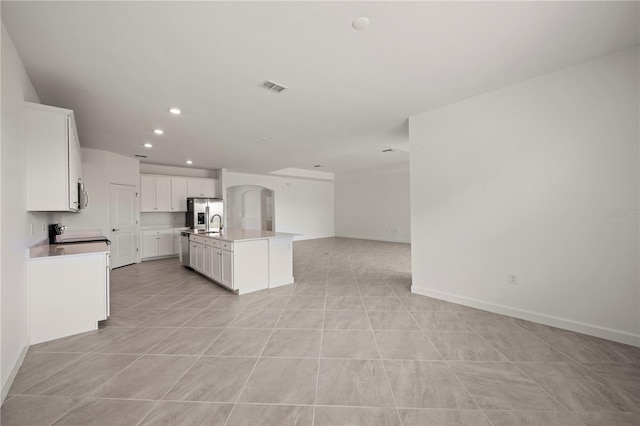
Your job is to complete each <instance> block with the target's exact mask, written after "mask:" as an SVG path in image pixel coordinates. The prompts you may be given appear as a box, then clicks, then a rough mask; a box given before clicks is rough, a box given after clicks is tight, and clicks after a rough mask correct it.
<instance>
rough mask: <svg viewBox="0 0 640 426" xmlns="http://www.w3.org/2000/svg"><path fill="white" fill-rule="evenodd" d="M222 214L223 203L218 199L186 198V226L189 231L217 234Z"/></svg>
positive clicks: (220, 225) (221, 222)
mask: <svg viewBox="0 0 640 426" xmlns="http://www.w3.org/2000/svg"><path fill="white" fill-rule="evenodd" d="M223 213H224V208H223V203H222V200H221V199H219V198H198V197H189V198H187V226H188V227H189V228H191V229H201V230H204V231H207V232H219V231H220V230H221V229H222V224H223V220H222V215H223Z"/></svg>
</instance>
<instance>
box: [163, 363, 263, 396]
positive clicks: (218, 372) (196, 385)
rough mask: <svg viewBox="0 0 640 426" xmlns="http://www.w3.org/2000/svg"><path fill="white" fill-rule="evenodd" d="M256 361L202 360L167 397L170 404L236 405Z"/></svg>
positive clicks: (194, 365) (192, 367)
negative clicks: (205, 402) (219, 403)
mask: <svg viewBox="0 0 640 426" xmlns="http://www.w3.org/2000/svg"><path fill="white" fill-rule="evenodd" d="M256 360H257V359H256V358H242V357H202V358H200V359H199V360H198V361H197V362H196V363H195V364H193V366H191V368H190V369H189V370H188V371H187V373H186V374H185V375H184V376H183V377H182V378H181V379H180V380H179V381H178V382H177V383H176V384H175V385H174V386H173V387H172V388H171V390H170V391H169V393H167V395H166V396H165V397H164V399H165V400H169V401H208V402H235V401H236V399H237V398H238V395H239V394H240V392H241V391H242V387H243V386H244V384H245V382H246V381H247V378H248V377H249V374H251V370H253V367H254V365H255V363H256Z"/></svg>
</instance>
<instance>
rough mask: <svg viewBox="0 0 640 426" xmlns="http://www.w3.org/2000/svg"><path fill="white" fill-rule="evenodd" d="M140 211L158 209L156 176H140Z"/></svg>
mask: <svg viewBox="0 0 640 426" xmlns="http://www.w3.org/2000/svg"><path fill="white" fill-rule="evenodd" d="M140 211H141V212H154V211H156V178H155V176H144V175H143V176H140Z"/></svg>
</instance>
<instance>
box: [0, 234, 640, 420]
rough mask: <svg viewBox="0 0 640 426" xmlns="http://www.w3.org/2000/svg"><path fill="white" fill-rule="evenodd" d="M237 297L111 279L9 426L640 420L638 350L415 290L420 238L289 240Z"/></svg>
mask: <svg viewBox="0 0 640 426" xmlns="http://www.w3.org/2000/svg"><path fill="white" fill-rule="evenodd" d="M294 253H295V256H294V274H295V278H296V284H294V285H287V286H283V287H279V288H276V289H273V290H263V291H259V292H254V293H250V294H247V295H243V296H237V295H234V294H233V293H231V292H229V291H227V290H225V289H223V288H221V287H219V286H217V285H215V284H214V283H212V282H210V281H209V280H206V279H205V278H202V277H200V276H198V275H195V274H193V273H192V272H190V271H188V270H187V269H185V268H183V267H181V266H180V265H179V262H178V260H177V259H175V258H172V259H166V260H159V261H154V262H144V263H141V264H137V265H133V266H127V267H123V268H119V269H115V270H113V271H112V272H111V307H112V314H111V317H110V318H109V319H108V320H107V321H106V322H105V323H104V324H103V325H102V326H101V328H100V329H99V330H98V331H95V332H89V333H84V334H80V335H76V336H72V337H68V338H63V339H59V340H55V341H51V342H46V343H42V344H39V345H34V346H32V347H31V348H30V349H29V352H28V354H27V356H26V358H25V361H24V364H23V365H22V368H21V369H20V372H19V374H18V376H17V377H16V379H15V381H14V383H13V386H12V388H11V390H10V392H9V396H8V398H7V401H6V402H5V404H4V406H3V409H2V425H3V426H10V425H51V424H55V425H89V424H91V425H105V426H114V425H229V426H230V425H273V426H276V425H405V426H408V425H531V424H537V425H593V426H595V425H629V426H631V425H637V424H638V421H639V419H640V417H639V413H640V404H639V401H640V349H638V348H635V347H632V346H627V345H623V344H619V343H614V342H611V341H607V340H602V339H598V338H595V337H590V336H586V335H582V334H578V333H573V332H569V331H564V330H560V329H555V328H551V327H547V326H544V325H540V324H536V323H532V322H528V321H523V320H519V319H516V318H511V317H507V316H501V315H497V314H493V313H489V312H484V311H480V310H476V309H472V308H468V307H465V306H462V305H457V304H453V303H447V302H444V301H440V300H436V299H432V298H429V297H425V296H419V295H415V294H412V293H411V292H410V286H411V273H410V270H411V260H410V246H409V245H408V244H400V243H385V242H376V241H365V240H356V239H346V238H327V239H317V240H307V241H299V242H295V243H294Z"/></svg>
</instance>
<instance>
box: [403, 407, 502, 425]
mask: <svg viewBox="0 0 640 426" xmlns="http://www.w3.org/2000/svg"><path fill="white" fill-rule="evenodd" d="M399 411H400V418H401V419H402V424H403V425H404V426H445V425H446V426H491V423H489V420H487V417H486V416H485V415H484V414H483V412H482V411H480V410H436V409H426V408H422V409H404V408H403V409H400V410H399Z"/></svg>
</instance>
